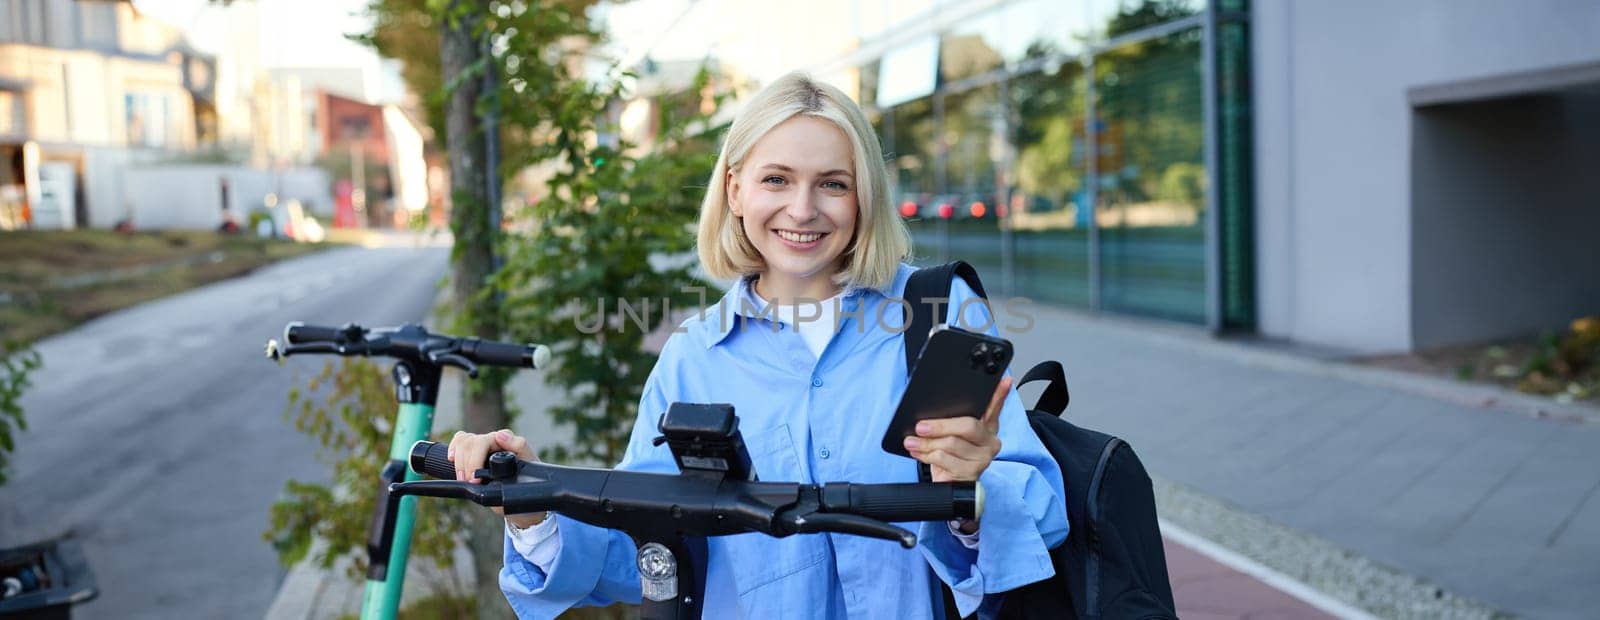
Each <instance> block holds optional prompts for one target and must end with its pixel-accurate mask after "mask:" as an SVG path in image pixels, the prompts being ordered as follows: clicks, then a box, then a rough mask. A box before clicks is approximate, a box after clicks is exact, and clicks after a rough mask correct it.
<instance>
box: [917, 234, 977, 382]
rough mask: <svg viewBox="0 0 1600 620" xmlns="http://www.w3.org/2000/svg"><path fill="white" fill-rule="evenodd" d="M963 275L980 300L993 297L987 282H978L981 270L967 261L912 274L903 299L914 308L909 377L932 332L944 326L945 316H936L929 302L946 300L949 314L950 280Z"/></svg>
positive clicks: (924, 268) (927, 268)
mask: <svg viewBox="0 0 1600 620" xmlns="http://www.w3.org/2000/svg"><path fill="white" fill-rule="evenodd" d="M957 275H959V276H961V279H962V280H964V281H966V283H967V286H968V287H970V288H971V289H972V290H973V292H975V293H977V294H978V296H979V297H982V298H984V299H988V298H989V295H987V294H986V293H984V292H983V282H981V281H979V280H978V270H976V269H973V268H972V265H968V264H967V263H966V261H959V260H958V261H951V262H948V263H945V264H943V265H936V266H933V267H923V268H921V269H918V270H916V271H915V272H913V273H912V274H911V277H910V278H909V279H907V280H906V289H905V292H904V293H901V295H900V297H901V299H904V300H905V302H906V303H907V304H908V305H910V309H909V314H910V316H908V317H906V323H905V325H906V332H905V335H906V374H908V375H909V374H910V373H911V369H912V368H914V367H915V366H916V365H917V356H919V355H921V354H922V345H924V344H926V343H927V342H928V332H929V331H932V330H933V326H934V324H935V323H943V322H944V318H945V317H938V319H937V320H935V318H934V316H933V306H931V305H929V304H928V303H925V301H924V300H928V299H943V300H945V303H944V304H941V305H940V307H941V308H944V309H945V310H946V312H948V311H949V300H950V278H951V276H957Z"/></svg>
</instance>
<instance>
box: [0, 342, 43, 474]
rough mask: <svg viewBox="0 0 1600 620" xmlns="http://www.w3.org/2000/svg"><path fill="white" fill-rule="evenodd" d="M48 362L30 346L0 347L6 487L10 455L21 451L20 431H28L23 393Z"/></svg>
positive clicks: (0, 438)
mask: <svg viewBox="0 0 1600 620" xmlns="http://www.w3.org/2000/svg"><path fill="white" fill-rule="evenodd" d="M43 363H44V360H43V359H42V358H40V357H39V353H38V352H37V351H34V350H32V349H30V348H28V347H27V346H26V345H23V344H20V343H17V342H14V341H6V342H5V343H3V344H0V484H5V483H6V470H7V469H8V465H9V464H10V461H9V456H8V455H10V453H11V452H12V451H14V450H16V449H17V440H16V433H17V431H25V430H28V421H27V420H26V419H24V418H23V417H22V404H21V402H20V401H21V400H22V392H23V390H26V389H28V385H29V383H28V375H29V374H31V373H32V372H33V371H35V370H38V369H39V367H40V365H42V364H43Z"/></svg>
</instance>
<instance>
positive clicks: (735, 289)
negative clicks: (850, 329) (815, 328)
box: [705, 275, 879, 349]
mask: <svg viewBox="0 0 1600 620" xmlns="http://www.w3.org/2000/svg"><path fill="white" fill-rule="evenodd" d="M755 281H756V276H754V275H748V276H744V277H741V278H739V280H738V281H737V282H735V283H734V285H733V286H732V287H729V288H728V292H727V293H725V294H723V296H722V299H721V300H720V301H718V302H717V303H716V305H715V306H713V307H712V308H710V309H708V315H707V316H706V317H705V321H706V322H708V323H710V325H709V326H708V327H709V330H710V337H709V338H707V339H706V348H707V349H710V348H712V347H715V346H717V345H719V344H722V342H723V341H724V340H727V339H728V336H729V335H732V334H733V332H734V331H736V330H737V329H739V327H740V326H741V325H742V324H743V323H744V322H745V321H751V320H759V321H768V320H771V317H773V316H774V315H772V314H764V313H765V312H766V302H764V301H763V300H762V299H761V296H759V295H756V293H755ZM868 294H879V293H878V292H877V291H875V290H873V289H870V288H864V287H856V286H852V287H849V288H847V289H845V290H844V292H843V293H842V295H841V296H840V298H839V310H840V313H841V314H853V313H855V312H857V311H858V310H859V309H860V308H861V302H862V299H863V298H864V297H866V296H867V295H868ZM741 300H747V301H744V303H741Z"/></svg>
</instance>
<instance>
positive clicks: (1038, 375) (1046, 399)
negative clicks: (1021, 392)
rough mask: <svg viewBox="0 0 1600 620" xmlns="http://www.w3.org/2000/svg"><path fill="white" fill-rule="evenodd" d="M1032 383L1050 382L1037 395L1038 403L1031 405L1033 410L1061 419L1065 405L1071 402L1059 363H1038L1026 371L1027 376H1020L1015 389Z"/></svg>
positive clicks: (1065, 379) (1064, 376)
mask: <svg viewBox="0 0 1600 620" xmlns="http://www.w3.org/2000/svg"><path fill="white" fill-rule="evenodd" d="M1034 381H1048V382H1050V384H1049V385H1046V386H1045V387H1044V393H1043V394H1040V395H1039V401H1038V402H1036V403H1034V404H1033V408H1034V410H1036V411H1043V412H1045V413H1048V414H1050V415H1053V416H1056V417H1058V418H1059V417H1061V414H1062V413H1063V412H1065V411H1066V410H1067V403H1068V402H1071V400H1072V397H1071V395H1069V394H1068V393H1067V371H1066V369H1064V368H1062V367H1061V362H1058V361H1055V360H1050V361H1047V362H1039V363H1038V365H1036V366H1034V367H1033V368H1030V369H1028V373H1027V374H1024V375H1022V380H1021V381H1018V382H1017V388H1018V389H1021V388H1022V386H1024V385H1027V384H1029V383H1032V382H1034Z"/></svg>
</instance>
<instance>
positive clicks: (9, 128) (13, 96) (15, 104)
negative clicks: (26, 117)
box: [0, 90, 25, 135]
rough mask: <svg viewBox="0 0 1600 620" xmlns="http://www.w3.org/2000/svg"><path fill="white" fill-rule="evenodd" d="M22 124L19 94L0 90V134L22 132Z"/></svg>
mask: <svg viewBox="0 0 1600 620" xmlns="http://www.w3.org/2000/svg"><path fill="white" fill-rule="evenodd" d="M23 125H24V123H23V118H22V97H21V94H20V93H17V92H14V91H9V90H0V135H6V134H16V133H22V132H23V130H24V129H25V128H24V127H23Z"/></svg>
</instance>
